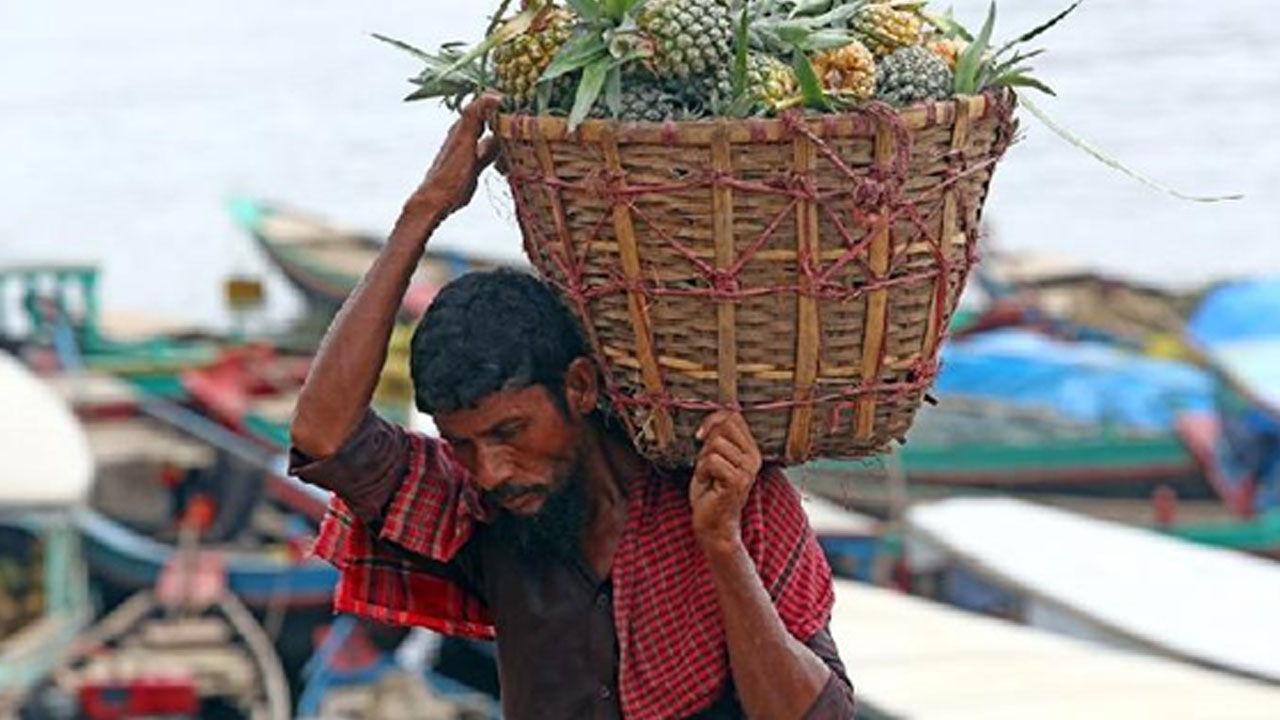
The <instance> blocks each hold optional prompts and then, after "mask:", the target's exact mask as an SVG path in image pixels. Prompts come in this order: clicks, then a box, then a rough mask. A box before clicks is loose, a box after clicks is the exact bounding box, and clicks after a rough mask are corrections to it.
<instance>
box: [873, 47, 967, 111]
mask: <svg viewBox="0 0 1280 720" xmlns="http://www.w3.org/2000/svg"><path fill="white" fill-rule="evenodd" d="M954 88H955V76H954V75H953V74H952V72H951V68H949V67H947V62H946V61H945V60H943V59H942V58H940V57H938V56H937V55H935V54H934V53H933V52H931V51H930V50H929V49H928V48H924V47H920V46H913V47H905V48H902V49H901V50H898V51H897V52H894V53H893V54H892V55H890V56H888V57H886V58H884V59H883V60H881V61H880V66H879V69H878V70H877V72H876V97H877V98H878V99H880V100H883V101H885V102H887V103H889V104H890V105H896V106H903V105H911V104H913V103H918V102H925V101H928V100H946V99H947V98H949V97H951V96H952V94H953V92H954Z"/></svg>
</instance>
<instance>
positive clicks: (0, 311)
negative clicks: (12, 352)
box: [0, 262, 216, 394]
mask: <svg viewBox="0 0 1280 720" xmlns="http://www.w3.org/2000/svg"><path fill="white" fill-rule="evenodd" d="M99 276H100V270H99V268H98V267H97V266H95V265H92V264H85V263H54V262H48V263H33V264H22V265H8V266H3V267H0V304H3V301H4V300H5V299H10V298H17V299H18V300H19V302H18V303H17V306H16V307H12V306H4V307H0V339H6V342H7V343H8V344H10V345H11V346H13V347H19V346H20V347H21V348H22V349H23V350H24V353H25V355H26V357H25V360H26V361H27V362H28V364H31V365H36V366H40V367H42V368H44V369H47V370H50V371H52V370H54V369H72V370H81V369H87V370H93V371H100V372H110V373H114V374H116V375H120V376H122V377H126V378H128V379H130V380H131V381H133V382H136V383H137V384H139V385H141V386H144V387H147V388H148V389H150V390H151V391H152V392H153V393H158V394H164V393H167V392H172V391H173V390H174V389H175V388H174V386H173V378H174V376H175V375H176V374H177V373H178V372H181V371H182V370H185V369H188V368H192V367H199V366H201V365H204V364H207V363H209V362H211V361H212V360H213V359H214V357H215V355H216V343H215V342H214V340H213V339H212V338H210V337H209V336H208V335H207V334H206V333H203V332H201V331H199V330H198V329H195V328H190V327H186V326H183V325H179V324H174V323H172V322H169V321H158V320H156V319H154V318H142V317H141V316H140V315H139V314H134V315H131V316H129V317H128V318H121V317H120V316H119V315H116V314H111V313H105V314H104V313H103V311H102V309H101V303H100V300H99V297H98V288H99V287H100V284H101V281H100V277H99ZM10 287H13V288H17V292H16V293H7V292H6V289H7V288H10ZM19 317H20V318H21V322H19V320H18V318H19Z"/></svg>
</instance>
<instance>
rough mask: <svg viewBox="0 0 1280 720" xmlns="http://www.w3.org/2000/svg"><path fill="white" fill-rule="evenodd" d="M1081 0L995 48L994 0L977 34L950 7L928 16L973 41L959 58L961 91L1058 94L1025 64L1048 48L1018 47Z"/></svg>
mask: <svg viewBox="0 0 1280 720" xmlns="http://www.w3.org/2000/svg"><path fill="white" fill-rule="evenodd" d="M1081 2H1083V0H1076V1H1075V2H1073V3H1072V4H1071V5H1070V6H1068V7H1067V9H1065V10H1063V11H1062V12H1060V13H1058V14H1057V15H1054V16H1053V17H1052V18H1050V19H1049V20H1047V21H1046V22H1044V23H1042V24H1040V25H1038V26H1036V27H1034V28H1032V29H1031V30H1029V31H1027V32H1025V33H1023V34H1022V35H1019V36H1018V37H1016V38H1014V39H1013V40H1010V41H1008V42H1006V43H1005V44H1004V45H1001V46H1000V47H999V48H998V49H996V50H995V51H994V52H993V51H992V50H991V35H992V32H993V31H994V30H995V22H996V4H995V2H994V1H993V2H992V3H991V6H990V7H989V8H988V10H987V19H986V21H985V22H984V23H983V24H982V30H980V31H979V32H978V34H977V36H973V35H971V34H970V33H968V31H966V30H965V29H964V28H963V27H962V26H960V24H959V23H957V22H956V21H955V19H954V18H953V17H952V16H951V13H950V11H948V12H947V15H946V16H943V17H941V18H938V17H935V16H926V19H927V20H928V21H929V22H930V23H931V24H933V25H934V26H935V27H937V28H938V29H939V30H941V31H942V32H943V33H944V34H946V35H947V36H949V37H960V38H964V39H966V40H968V41H969V45H968V47H966V48H965V49H964V51H963V52H961V53H960V57H959V58H958V59H957V60H956V73H955V82H956V84H955V92H956V94H957V95H974V94H976V93H978V92H981V91H982V90H983V89H985V88H989V87H1012V88H1016V87H1027V88H1032V89H1034V90H1039V91H1040V92H1043V93H1046V94H1048V95H1054V94H1055V93H1054V91H1053V89H1052V88H1050V87H1049V86H1048V85H1045V84H1044V83H1043V82H1041V81H1040V80H1038V79H1036V78H1034V77H1032V76H1031V72H1032V68H1031V67H1030V66H1029V65H1026V64H1025V63H1026V61H1027V60H1030V59H1032V58H1035V57H1038V56H1040V55H1041V54H1043V53H1044V50H1043V49H1038V50H1032V51H1029V52H1021V51H1018V49H1017V48H1018V47H1019V46H1020V45H1023V44H1025V43H1028V42H1030V41H1032V40H1034V39H1036V38H1037V37H1039V36H1040V35H1041V34H1043V33H1044V32H1045V31H1047V30H1049V29H1050V28H1052V27H1053V26H1055V25H1057V24H1058V23H1060V22H1062V20H1064V19H1065V18H1066V17H1067V16H1068V15H1070V14H1071V13H1072V12H1074V11H1075V9H1076V8H1078V7H1079V6H1080V3H1081Z"/></svg>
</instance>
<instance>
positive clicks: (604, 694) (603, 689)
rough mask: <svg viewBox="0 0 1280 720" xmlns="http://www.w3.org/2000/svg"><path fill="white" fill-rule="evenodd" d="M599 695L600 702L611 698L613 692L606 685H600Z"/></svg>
mask: <svg viewBox="0 0 1280 720" xmlns="http://www.w3.org/2000/svg"><path fill="white" fill-rule="evenodd" d="M599 694H600V699H601V700H608V699H609V698H611V697H613V691H612V690H610V689H609V686H608V685H601V686H600V692H599Z"/></svg>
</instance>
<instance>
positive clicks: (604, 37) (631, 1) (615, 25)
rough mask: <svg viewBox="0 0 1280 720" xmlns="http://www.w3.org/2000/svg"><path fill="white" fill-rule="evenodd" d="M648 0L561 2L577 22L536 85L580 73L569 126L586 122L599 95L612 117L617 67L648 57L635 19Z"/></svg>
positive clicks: (617, 99) (618, 91)
mask: <svg viewBox="0 0 1280 720" xmlns="http://www.w3.org/2000/svg"><path fill="white" fill-rule="evenodd" d="M647 2H648V0H565V4H566V5H568V6H569V8H570V9H572V10H573V11H574V12H575V13H577V14H578V17H579V18H580V19H581V21H580V22H579V23H578V26H577V29H576V30H575V32H574V35H573V37H572V38H571V39H570V40H569V42H567V43H565V45H564V47H562V48H561V49H560V51H559V52H558V53H556V56H555V58H554V59H552V61H551V64H550V65H548V66H547V69H546V70H545V71H544V72H543V73H542V77H541V78H540V79H539V83H540V84H545V83H547V82H550V81H552V80H555V79H556V78H559V77H561V76H564V75H568V74H570V73H575V72H579V71H581V73H582V75H581V78H580V79H579V81H578V86H577V92H576V93H575V95H574V99H573V107H572V109H570V111H569V121H568V122H569V127H570V128H571V129H572V128H576V127H577V126H578V125H580V124H581V123H582V121H583V120H585V119H586V118H587V115H588V114H589V113H590V112H591V108H592V107H594V106H595V103H596V101H597V100H598V99H599V98H600V96H601V94H602V93H603V95H604V98H605V104H606V105H607V106H608V107H609V109H610V111H611V112H613V113H614V114H615V115H616V114H617V113H618V111H619V108H620V107H621V96H622V69H623V67H624V66H626V65H627V64H629V63H631V62H633V61H635V60H640V59H643V58H646V57H649V56H651V55H652V53H653V47H652V44H651V43H650V42H648V41H647V39H646V38H644V37H643V36H642V35H641V33H640V30H639V27H638V25H637V23H636V16H637V15H638V14H639V12H640V11H641V10H642V9H643V8H644V6H645V4H646V3H647Z"/></svg>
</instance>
